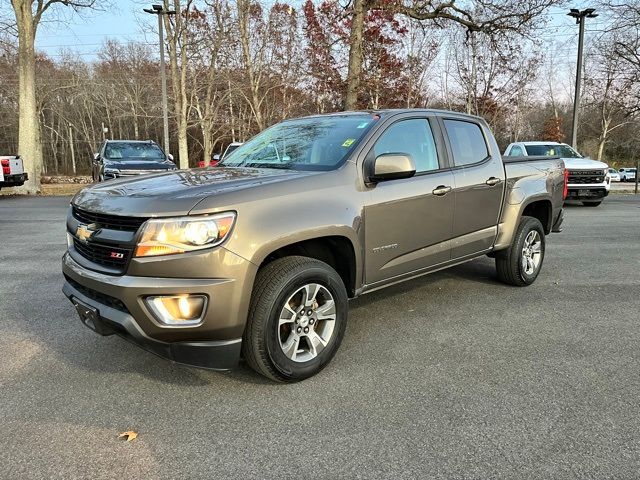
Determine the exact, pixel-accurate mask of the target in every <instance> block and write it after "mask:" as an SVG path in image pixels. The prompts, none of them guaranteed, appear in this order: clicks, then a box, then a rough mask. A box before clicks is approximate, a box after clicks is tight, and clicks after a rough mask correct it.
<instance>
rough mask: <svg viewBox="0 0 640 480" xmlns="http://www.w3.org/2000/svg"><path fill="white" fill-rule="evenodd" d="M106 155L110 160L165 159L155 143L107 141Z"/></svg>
mask: <svg viewBox="0 0 640 480" xmlns="http://www.w3.org/2000/svg"><path fill="white" fill-rule="evenodd" d="M104 156H105V158H108V159H109V160H117V161H124V160H140V159H144V160H160V159H164V153H162V150H160V147H158V146H157V145H154V144H153V143H134V142H131V143H125V142H118V143H107V146H106V147H105V149H104Z"/></svg>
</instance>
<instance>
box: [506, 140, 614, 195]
mask: <svg viewBox="0 0 640 480" xmlns="http://www.w3.org/2000/svg"><path fill="white" fill-rule="evenodd" d="M504 155H505V156H507V157H529V156H539V155H543V156H551V157H560V158H561V159H562V160H563V161H564V165H565V168H566V169H567V172H568V175H569V179H568V184H567V187H568V192H567V200H578V201H581V202H582V204H583V205H584V206H586V207H597V206H598V205H600V204H601V203H602V200H603V199H604V197H606V196H607V195H609V190H610V189H611V177H610V175H609V165H607V164H606V163H603V162H599V161H597V160H591V159H590V158H585V157H583V156H582V155H580V154H579V153H578V152H576V151H575V150H574V149H573V148H572V147H570V146H569V145H567V144H566V143H558V142H517V143H512V144H511V145H509V146H508V147H507V149H506V150H505V151H504Z"/></svg>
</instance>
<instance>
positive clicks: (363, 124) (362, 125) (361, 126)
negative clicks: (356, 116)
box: [358, 122, 369, 128]
mask: <svg viewBox="0 0 640 480" xmlns="http://www.w3.org/2000/svg"><path fill="white" fill-rule="evenodd" d="M367 125H369V122H362V123H361V124H360V125H358V128H365V127H366V126H367Z"/></svg>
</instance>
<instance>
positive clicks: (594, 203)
mask: <svg viewBox="0 0 640 480" xmlns="http://www.w3.org/2000/svg"><path fill="white" fill-rule="evenodd" d="M601 203H602V201H599V202H582V205H584V206H585V207H597V206H598V205H600V204H601Z"/></svg>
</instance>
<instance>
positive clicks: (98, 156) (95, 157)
mask: <svg viewBox="0 0 640 480" xmlns="http://www.w3.org/2000/svg"><path fill="white" fill-rule="evenodd" d="M93 159H94V160H95V161H96V162H97V161H98V160H100V154H99V153H94V154H93Z"/></svg>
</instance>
